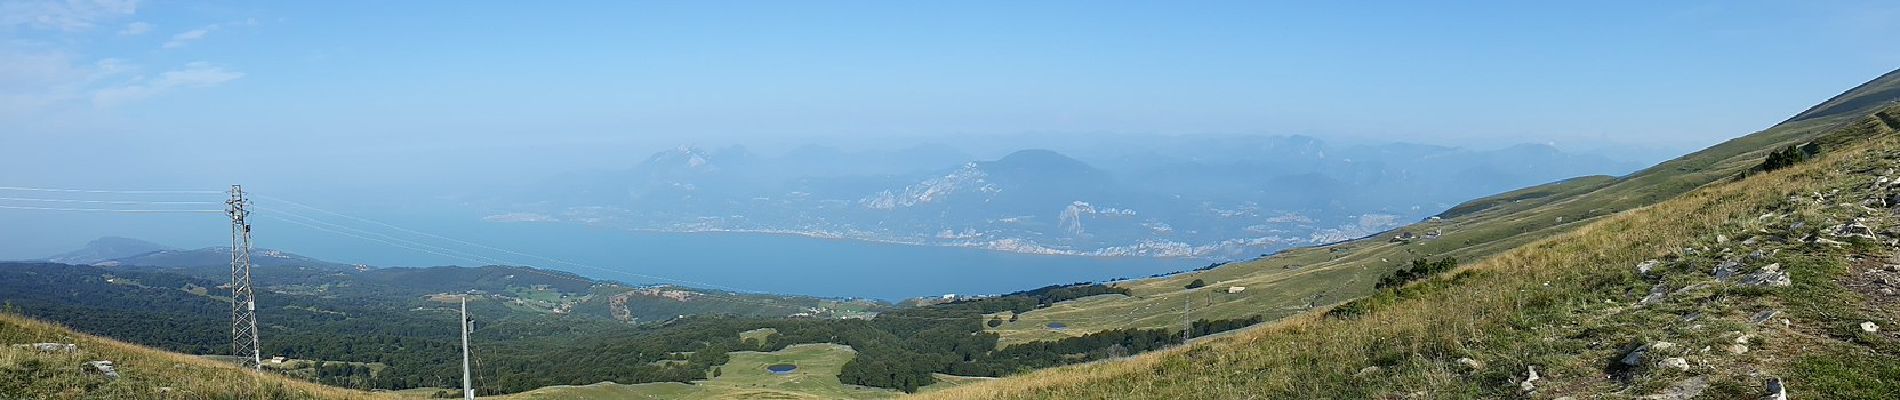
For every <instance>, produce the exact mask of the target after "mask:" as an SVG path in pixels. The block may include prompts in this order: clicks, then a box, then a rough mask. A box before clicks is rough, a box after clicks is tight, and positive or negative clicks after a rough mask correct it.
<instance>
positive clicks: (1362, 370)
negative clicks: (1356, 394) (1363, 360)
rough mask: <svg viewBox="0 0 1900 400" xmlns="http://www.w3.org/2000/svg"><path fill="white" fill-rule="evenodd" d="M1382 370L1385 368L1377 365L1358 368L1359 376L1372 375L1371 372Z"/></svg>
mask: <svg viewBox="0 0 1900 400" xmlns="http://www.w3.org/2000/svg"><path fill="white" fill-rule="evenodd" d="M1384 370H1385V368H1379V367H1377V366H1372V367H1365V368H1360V369H1359V376H1366V375H1372V374H1376V373H1379V372H1380V371H1384Z"/></svg>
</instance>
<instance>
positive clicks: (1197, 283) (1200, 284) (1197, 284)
mask: <svg viewBox="0 0 1900 400" xmlns="http://www.w3.org/2000/svg"><path fill="white" fill-rule="evenodd" d="M1205 286H1207V282H1206V281H1202V280H1201V279H1200V278H1195V279H1194V281H1193V282H1188V284H1187V288H1188V289H1199V288H1201V287H1205Z"/></svg>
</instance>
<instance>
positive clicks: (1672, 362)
mask: <svg viewBox="0 0 1900 400" xmlns="http://www.w3.org/2000/svg"><path fill="white" fill-rule="evenodd" d="M1662 367H1663V368H1670V369H1677V370H1688V369H1689V360H1685V359H1683V358H1682V357H1669V358H1665V359H1663V360H1662Z"/></svg>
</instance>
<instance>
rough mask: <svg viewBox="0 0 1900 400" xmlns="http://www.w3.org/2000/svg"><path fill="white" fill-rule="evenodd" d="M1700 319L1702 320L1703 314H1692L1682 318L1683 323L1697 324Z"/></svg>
mask: <svg viewBox="0 0 1900 400" xmlns="http://www.w3.org/2000/svg"><path fill="white" fill-rule="evenodd" d="M1698 319H1702V313H1699V312H1692V313H1689V314H1687V315H1683V316H1682V322H1695V320H1698Z"/></svg>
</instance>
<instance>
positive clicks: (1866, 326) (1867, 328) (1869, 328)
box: [1860, 321, 1880, 333]
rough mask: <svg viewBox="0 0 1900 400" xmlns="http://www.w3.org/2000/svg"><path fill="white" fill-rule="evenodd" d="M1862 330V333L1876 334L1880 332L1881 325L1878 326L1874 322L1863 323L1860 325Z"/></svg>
mask: <svg viewBox="0 0 1900 400" xmlns="http://www.w3.org/2000/svg"><path fill="white" fill-rule="evenodd" d="M1860 330H1861V331H1864V332H1867V333H1874V332H1879V331H1880V325H1878V324H1874V321H1866V322H1861V323H1860Z"/></svg>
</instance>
